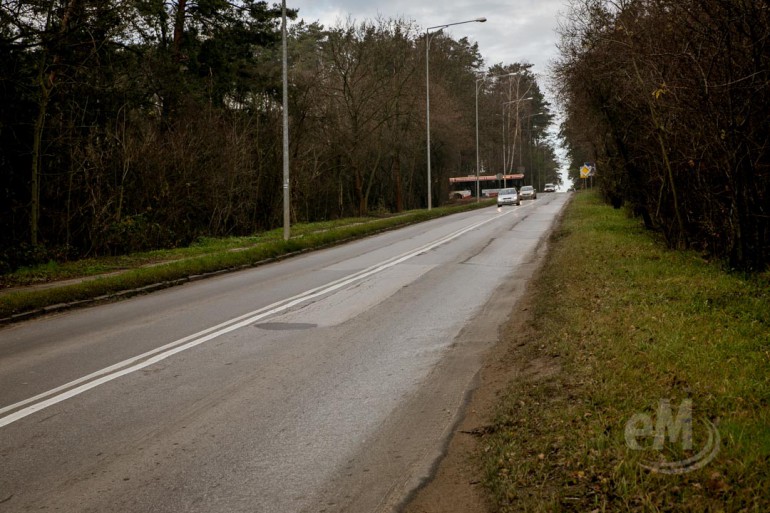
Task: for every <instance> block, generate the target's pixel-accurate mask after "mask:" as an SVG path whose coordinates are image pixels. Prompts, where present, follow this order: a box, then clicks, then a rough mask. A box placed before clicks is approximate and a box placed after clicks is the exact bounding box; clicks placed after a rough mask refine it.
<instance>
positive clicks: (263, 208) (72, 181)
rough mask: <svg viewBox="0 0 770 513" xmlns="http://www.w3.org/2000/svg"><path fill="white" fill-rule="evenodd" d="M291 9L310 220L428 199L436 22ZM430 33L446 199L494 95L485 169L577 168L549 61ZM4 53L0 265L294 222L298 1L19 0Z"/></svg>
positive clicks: (537, 175)
mask: <svg viewBox="0 0 770 513" xmlns="http://www.w3.org/2000/svg"><path fill="white" fill-rule="evenodd" d="M290 7H291V6H290V5H289V8H290ZM288 14H289V17H290V18H291V19H292V20H294V21H293V22H292V23H290V31H289V39H288V48H289V67H288V78H289V109H288V111H289V125H290V126H289V132H290V169H291V187H290V190H291V216H292V222H298V221H315V220H327V219H334V218H339V217H343V216H352V215H370V214H381V213H389V212H399V211H401V210H404V209H412V208H424V207H425V206H427V196H426V195H427V179H426V177H427V173H426V166H427V157H426V140H427V137H426V120H425V118H426V115H425V114H426V112H425V111H426V98H425V82H426V77H425V58H426V51H425V48H426V34H425V33H424V31H423V30H422V29H421V28H419V27H417V26H416V25H414V24H413V23H412V22H410V21H406V20H393V19H388V20H385V19H378V20H373V21H362V22H356V21H353V20H349V21H347V22H344V23H340V24H338V25H337V26H335V27H329V28H325V27H323V26H321V25H319V24H318V23H317V22H315V23H306V22H304V21H300V18H299V17H298V13H297V11H296V10H292V9H291V8H290V9H289V11H288ZM299 14H301V13H299ZM428 37H429V42H430V45H429V49H430V54H429V59H430V61H429V62H430V88H431V148H430V152H431V167H432V175H431V178H432V181H431V184H432V186H431V188H432V192H433V196H432V203H433V204H434V205H439V204H441V203H443V202H444V201H446V200H447V199H448V198H449V183H448V182H449V180H448V178H449V177H450V176H460V175H468V174H474V173H475V172H476V133H475V132H476V104H477V103H476V102H477V98H478V112H479V132H480V138H479V140H480V144H479V151H480V156H481V166H480V167H481V171H482V172H484V173H492V174H496V173H501V172H503V167H504V166H505V168H506V169H505V170H506V171H508V172H510V171H512V170H513V171H518V170H521V169H523V170H524V172H525V176H526V177H525V182H526V183H543V182H545V181H557V180H558V175H557V168H558V166H557V163H556V156H555V153H554V142H553V141H552V140H551V139H550V138H549V136H548V133H547V128H548V125H549V123H550V121H551V118H552V114H551V113H550V111H549V108H548V107H549V105H548V103H547V102H546V101H545V99H544V96H543V93H542V92H541V89H540V86H539V84H538V81H537V77H536V76H535V75H534V74H533V73H532V71H531V67H530V65H527V64H521V63H507V64H504V63H499V64H495V65H491V66H490V65H486V64H485V63H484V61H483V59H482V57H481V55H480V52H479V48H478V47H477V45H476V44H473V43H471V42H469V41H468V40H467V39H459V40H457V39H453V38H452V37H451V36H450V35H449V34H445V33H444V32H435V33H430V35H429V36H428ZM0 55H2V56H3V58H2V60H0V169H1V170H2V171H1V174H0V194H1V195H2V202H0V222H1V223H2V226H3V230H2V232H0V272H8V271H10V270H12V269H14V268H17V267H18V266H20V265H28V264H31V263H35V262H40V261H46V260H49V259H55V260H67V259H73V258H81V257H86V256H98V255H105V254H120V253H124V252H130V251H136V250H144V249H152V248H162V247H172V246H178V245H184V244H189V243H191V242H194V241H195V240H196V239H197V238H199V237H201V236H228V235H243V234H252V233H255V232H258V231H261V230H267V229H272V228H275V227H277V226H280V224H281V223H282V215H281V211H282V124H281V120H282V114H283V112H282V103H281V99H282V88H281V71H282V68H281V7H280V5H278V4H274V5H269V4H268V3H266V2H259V1H255V0H243V1H226V0H173V1H162V0H99V1H94V0H3V2H2V8H1V9H0ZM525 98H526V101H525ZM514 105H515V106H516V108H512V107H513V106H514Z"/></svg>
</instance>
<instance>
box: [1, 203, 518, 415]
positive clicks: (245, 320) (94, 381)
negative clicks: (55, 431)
mask: <svg viewBox="0 0 770 513" xmlns="http://www.w3.org/2000/svg"><path fill="white" fill-rule="evenodd" d="M512 212H513V211H512V210H511V211H508V212H506V213H505V214H498V215H495V216H492V217H489V218H488V219H485V220H483V221H480V222H477V223H474V224H472V225H470V226H467V227H465V228H461V229H459V230H457V231H455V232H452V233H450V234H449V235H446V236H444V237H441V238H439V239H436V240H434V241H433V242H430V243H428V244H425V245H424V246H421V247H419V248H417V249H413V250H411V251H408V252H406V253H403V254H401V255H398V256H396V257H393V258H390V259H388V260H385V261H383V262H381V263H379V264H376V265H373V266H371V267H369V268H367V269H363V270H361V271H358V272H356V273H353V274H350V275H348V276H345V277H343V278H339V279H337V280H335V281H332V282H330V283H327V284H326V285H322V286H320V287H316V288H314V289H310V290H307V291H305V292H303V293H301V294H298V295H296V296H293V297H290V298H288V299H284V300H281V301H277V302H275V303H273V304H270V305H268V306H265V307H262V308H260V309H258V310H254V311H252V312H249V313H247V314H244V315H241V316H240V317H236V318H234V319H230V320H228V321H225V322H223V323H221V324H218V325H216V326H212V327H211V328H207V329H205V330H202V331H199V332H197V333H194V334H192V335H189V336H187V337H184V338H180V339H179V340H175V341H174V342H171V343H168V344H166V345H164V346H161V347H158V348H155V349H153V350H151V351H147V352H145V353H142V354H140V355H137V356H134V357H132V358H129V359H127V360H123V361H122V362H119V363H116V364H114V365H110V366H109V367H105V368H104V369H101V370H98V371H96V372H93V373H91V374H89V375H87V376H83V377H82V378H79V379H76V380H74V381H70V382H69V383H66V384H64V385H61V386H59V387H56V388H53V389H51V390H48V391H46V392H43V393H42V394H38V395H36V396H34V397H30V398H29V399H25V400H23V401H19V402H17V403H15V404H11V405H9V406H5V407H3V408H0V415H3V414H5V413H8V412H13V413H11V414H9V415H6V416H5V417H0V428H2V427H4V426H7V425H8V424H12V423H14V422H16V421H17V420H20V419H23V418H24V417H27V416H29V415H32V414H33V413H35V412H38V411H41V410H44V409H46V408H48V407H50V406H53V405H55V404H58V403H60V402H62V401H66V400H67V399H70V398H72V397H75V396H77V395H80V394H82V393H83V392H86V391H88V390H91V389H92V388H96V387H98V386H100V385H103V384H105V383H108V382H110V381H113V380H115V379H118V378H120V377H122V376H125V375H127V374H131V373H133V372H136V371H138V370H141V369H144V368H146V367H149V366H150V365H153V364H155V363H158V362H160V361H162V360H165V359H166V358H169V357H170V356H173V355H175V354H177V353H181V352H182V351H186V350H188V349H191V348H193V347H195V346H198V345H200V344H203V343H204V342H208V341H209V340H213V339H215V338H217V337H220V336H222V335H224V334H226V333H230V332H231V331H235V330H237V329H240V328H243V327H244V326H248V325H250V324H252V323H254V322H256V321H259V320H261V319H264V318H265V317H269V316H271V315H275V314H278V313H281V312H284V311H286V310H288V309H290V308H292V307H295V306H297V305H299V304H301V303H304V302H306V301H308V300H311V299H315V298H317V297H319V296H323V295H325V294H328V293H330V292H334V291H335V290H339V289H341V288H343V287H345V286H347V285H350V284H351V283H354V282H357V281H361V280H363V279H365V278H368V277H369V276H372V275H374V274H377V273H380V272H382V271H384V270H386V269H390V268H391V267H393V266H396V265H398V264H400V263H402V262H405V261H407V260H409V259H411V258H414V257H416V256H417V255H421V254H423V253H425V252H427V251H430V250H431V249H433V248H436V247H438V246H440V245H442V244H446V243H447V242H449V241H451V240H453V239H456V238H457V237H460V236H461V235H463V234H465V233H467V232H469V231H471V230H475V229H476V228H479V227H480V226H483V225H485V224H487V223H489V222H491V221H494V220H497V219H500V217H502V216H504V215H507V214H510V213H512ZM28 405H29V406H28Z"/></svg>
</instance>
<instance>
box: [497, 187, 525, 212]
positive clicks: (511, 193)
mask: <svg viewBox="0 0 770 513" xmlns="http://www.w3.org/2000/svg"><path fill="white" fill-rule="evenodd" d="M503 205H521V199H520V198H519V193H518V192H516V188H515V187H514V188H511V189H500V192H498V193H497V208H500V207H502V206H503Z"/></svg>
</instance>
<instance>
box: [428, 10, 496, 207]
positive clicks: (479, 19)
mask: <svg viewBox="0 0 770 513" xmlns="http://www.w3.org/2000/svg"><path fill="white" fill-rule="evenodd" d="M485 21H487V19H486V18H476V19H474V20H466V21H458V22H456V23H447V24H446V25H436V26H435V27H428V28H427V29H425V117H426V123H425V125H426V130H427V139H428V140H427V147H428V149H427V152H428V210H430V209H431V207H432V199H431V187H430V39H431V35H430V31H431V30H435V31H436V32H435V33H438V32H440V31H441V30H443V29H445V28H447V27H451V26H453V25H462V24H463V23H474V22H475V23H484V22H485Z"/></svg>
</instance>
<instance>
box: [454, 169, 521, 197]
mask: <svg viewBox="0 0 770 513" xmlns="http://www.w3.org/2000/svg"><path fill="white" fill-rule="evenodd" d="M476 180H477V177H476V175H468V176H458V177H455V178H450V179H449V197H450V198H452V199H462V198H470V197H476ZM523 183H524V175H523V174H522V173H516V174H512V175H502V174H499V175H481V176H479V177H478V184H479V185H478V187H479V189H481V195H480V196H481V197H482V198H494V197H497V192H498V191H499V190H500V189H505V188H506V187H516V188H517V189H518V188H519V187H521V186H522V185H523Z"/></svg>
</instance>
